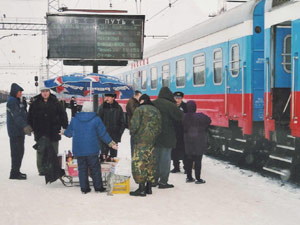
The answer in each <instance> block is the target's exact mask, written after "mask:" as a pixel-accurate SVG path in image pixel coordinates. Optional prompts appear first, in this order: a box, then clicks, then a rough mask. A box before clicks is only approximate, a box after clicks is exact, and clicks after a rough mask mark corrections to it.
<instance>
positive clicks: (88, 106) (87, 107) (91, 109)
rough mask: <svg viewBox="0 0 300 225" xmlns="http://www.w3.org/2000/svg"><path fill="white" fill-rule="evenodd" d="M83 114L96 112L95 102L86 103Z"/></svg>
mask: <svg viewBox="0 0 300 225" xmlns="http://www.w3.org/2000/svg"><path fill="white" fill-rule="evenodd" d="M81 112H94V105H93V102H84V103H83V106H82V110H81Z"/></svg>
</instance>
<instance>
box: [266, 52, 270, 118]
mask: <svg viewBox="0 0 300 225" xmlns="http://www.w3.org/2000/svg"><path fill="white" fill-rule="evenodd" d="M269 64H270V62H269V58H266V93H267V99H266V117H267V118H268V117H269Z"/></svg>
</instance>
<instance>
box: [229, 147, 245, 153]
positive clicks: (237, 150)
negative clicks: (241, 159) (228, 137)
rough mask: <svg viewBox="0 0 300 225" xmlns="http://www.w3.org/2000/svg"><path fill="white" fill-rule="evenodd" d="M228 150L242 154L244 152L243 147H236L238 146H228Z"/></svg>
mask: <svg viewBox="0 0 300 225" xmlns="http://www.w3.org/2000/svg"><path fill="white" fill-rule="evenodd" d="M228 150H229V151H232V152H237V153H241V154H243V153H244V150H243V149H236V148H232V147H228Z"/></svg>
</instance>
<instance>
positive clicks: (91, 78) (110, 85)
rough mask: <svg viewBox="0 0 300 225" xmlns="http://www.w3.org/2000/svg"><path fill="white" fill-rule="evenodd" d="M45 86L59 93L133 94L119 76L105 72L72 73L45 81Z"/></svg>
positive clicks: (125, 96)
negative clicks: (104, 73)
mask: <svg viewBox="0 0 300 225" xmlns="http://www.w3.org/2000/svg"><path fill="white" fill-rule="evenodd" d="M44 84H45V87H48V88H50V89H51V90H53V91H55V92H57V93H63V94H69V95H81V96H87V95H90V99H91V96H92V95H94V94H105V93H113V92H114V93H116V94H119V98H130V97H131V96H133V93H134V91H133V88H132V87H131V86H129V85H127V84H125V83H123V82H121V80H120V79H119V78H116V77H113V76H108V75H103V74H96V73H90V74H86V75H85V74H79V73H75V74H71V75H63V76H59V77H56V78H53V79H49V80H45V81H44Z"/></svg>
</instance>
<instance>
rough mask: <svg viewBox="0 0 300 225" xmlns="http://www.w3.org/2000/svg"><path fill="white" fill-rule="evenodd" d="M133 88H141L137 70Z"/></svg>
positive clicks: (134, 75)
mask: <svg viewBox="0 0 300 225" xmlns="http://www.w3.org/2000/svg"><path fill="white" fill-rule="evenodd" d="M133 89H134V90H138V89H139V72H138V71H137V72H135V73H134V74H133Z"/></svg>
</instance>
